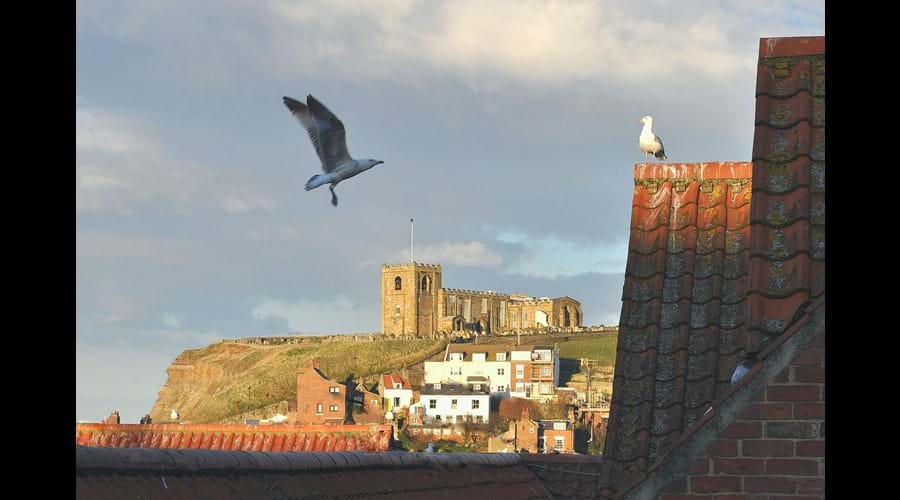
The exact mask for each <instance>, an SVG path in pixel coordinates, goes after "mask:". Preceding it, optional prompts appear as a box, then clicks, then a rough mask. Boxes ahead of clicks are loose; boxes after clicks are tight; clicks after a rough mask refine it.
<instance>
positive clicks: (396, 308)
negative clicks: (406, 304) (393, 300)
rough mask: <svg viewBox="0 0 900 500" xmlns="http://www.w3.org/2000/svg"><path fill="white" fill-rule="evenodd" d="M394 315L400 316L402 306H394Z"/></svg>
mask: <svg viewBox="0 0 900 500" xmlns="http://www.w3.org/2000/svg"><path fill="white" fill-rule="evenodd" d="M394 316H400V306H394Z"/></svg>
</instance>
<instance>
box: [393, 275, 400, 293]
mask: <svg viewBox="0 0 900 500" xmlns="http://www.w3.org/2000/svg"><path fill="white" fill-rule="evenodd" d="M401 281H402V280H401V279H400V276H397V277H396V278H394V290H400V289H401V288H402V287H401Z"/></svg>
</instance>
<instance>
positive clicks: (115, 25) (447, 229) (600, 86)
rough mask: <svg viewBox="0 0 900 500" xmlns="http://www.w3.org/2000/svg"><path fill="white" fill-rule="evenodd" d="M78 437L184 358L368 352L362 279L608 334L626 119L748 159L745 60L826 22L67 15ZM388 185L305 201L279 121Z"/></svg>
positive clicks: (263, 7)
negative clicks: (72, 29)
mask: <svg viewBox="0 0 900 500" xmlns="http://www.w3.org/2000/svg"><path fill="white" fill-rule="evenodd" d="M76 30H77V35H76V37H77V38H76V42H77V46H76V65H77V67H76V69H77V73H76V95H77V99H76V103H75V104H76V116H75V120H76V138H75V139H76V165H75V169H76V250H75V251H76V320H75V324H76V417H77V418H78V419H80V420H98V419H100V418H102V417H104V416H105V415H108V414H109V412H110V411H112V410H114V409H119V410H121V413H122V417H123V419H124V421H127V422H136V421H137V420H138V419H139V418H140V417H141V416H142V415H143V414H144V413H145V412H147V411H148V410H149V409H150V406H151V405H152V403H153V401H154V400H155V398H156V396H157V392H158V391H159V389H160V387H161V386H162V384H163V383H164V382H165V380H166V373H165V369H166V368H167V367H168V365H169V364H170V363H171V361H172V360H173V359H174V358H175V356H177V354H178V353H179V352H181V351H182V350H184V349H190V348H198V347H202V346H205V345H207V344H208V343H210V342H213V341H216V340H218V339H221V338H228V337H238V336H252V335H267V334H285V333H288V332H303V333H340V332H354V331H356V332H361V331H376V330H377V329H378V327H379V313H378V311H379V303H380V302H379V301H380V299H379V295H378V291H379V290H378V277H379V273H380V267H381V264H382V263H387V262H401V261H405V260H406V259H407V258H408V251H409V250H408V248H409V240H408V238H409V225H408V224H409V222H408V221H409V218H410V217H414V218H415V219H416V249H415V254H416V260H418V261H423V262H431V263H441V264H443V268H444V285H445V286H448V287H454V288H471V289H490V290H498V291H504V292H516V291H518V292H522V293H529V294H532V295H539V296H559V295H569V296H572V297H575V298H577V299H579V300H580V301H581V302H582V304H583V308H584V313H585V322H586V323H587V324H614V323H616V322H617V321H618V315H619V308H620V294H621V288H622V283H623V274H624V267H625V260H626V257H627V238H628V225H629V217H630V212H631V206H630V203H631V191H632V187H633V181H632V165H633V164H634V163H636V162H640V161H642V159H643V158H642V154H641V153H640V151H639V150H638V149H637V137H638V133H639V131H640V126H639V125H638V124H637V123H636V122H637V119H638V118H640V117H641V116H644V115H647V114H651V115H653V116H654V119H655V121H654V126H655V131H656V132H657V133H658V134H659V135H660V136H661V137H663V139H664V140H665V144H666V152H667V154H668V156H669V159H670V161H746V160H749V159H750V149H751V146H752V141H753V113H754V104H755V103H754V90H755V79H756V58H757V51H758V40H759V38H760V37H767V36H798V35H822V34H824V3H823V2H821V1H794V2H763V1H740V2H718V1H696V2H689V3H687V4H685V3H681V2H662V1H644V2H624V1H622V2H618V1H574V0H573V1H565V2H561V1H559V2H557V1H512V0H510V1H506V0H498V1H493V2H477V1H470V0H456V1H443V2H442V1H429V2H426V1H421V0H372V1H366V2H356V1H349V0H346V1H345V0H329V1H325V0H308V1H302V2H301V1H297V2H292V1H287V0H270V1H265V2H238V1H217V2H211V1H205V0H204V1H195V2H190V3H187V4H185V3H183V2H174V1H157V2H113V1H81V0H80V1H79V2H78V3H77V4H76ZM308 93H311V94H313V95H315V96H316V97H318V98H319V99H321V100H322V101H323V102H324V103H325V104H326V105H327V106H329V108H330V109H331V110H332V111H333V112H335V113H336V114H337V115H338V116H339V117H340V118H341V119H342V120H343V122H344V124H345V125H346V127H347V140H348V147H349V149H350V153H351V154H352V155H353V156H354V157H357V158H376V159H380V160H384V161H385V164H383V165H379V166H378V167H376V168H374V169H373V170H370V171H368V172H366V173H364V174H362V175H360V176H359V177H357V178H354V179H352V180H350V181H347V182H346V183H342V184H341V185H340V186H339V187H338V188H337V193H338V195H339V198H340V206H339V207H337V208H334V207H332V206H331V205H330V204H329V197H330V195H329V193H328V191H327V190H326V189H325V188H320V189H318V190H315V191H311V192H305V191H304V190H303V185H304V184H305V182H306V180H307V179H308V178H309V177H311V176H312V175H313V174H315V173H318V168H319V167H318V160H317V158H316V157H315V153H314V151H313V149H312V146H311V145H310V144H309V141H308V140H307V139H306V136H305V134H304V131H303V130H302V129H301V127H300V126H299V125H298V124H297V122H296V121H295V120H294V119H293V118H292V117H291V116H290V115H289V113H288V112H287V110H286V109H285V108H284V106H283V105H282V103H281V96H283V95H289V96H293V97H295V98H298V99H301V100H303V99H304V97H305V96H306V94H308Z"/></svg>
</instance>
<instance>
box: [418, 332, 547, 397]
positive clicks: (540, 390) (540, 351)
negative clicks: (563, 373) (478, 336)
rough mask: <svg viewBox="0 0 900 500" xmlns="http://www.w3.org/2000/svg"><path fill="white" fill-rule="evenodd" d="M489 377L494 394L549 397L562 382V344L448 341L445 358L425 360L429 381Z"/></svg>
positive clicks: (465, 380)
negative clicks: (559, 345) (521, 344)
mask: <svg viewBox="0 0 900 500" xmlns="http://www.w3.org/2000/svg"><path fill="white" fill-rule="evenodd" d="M479 377H484V378H486V379H487V381H488V385H489V387H490V392H491V395H492V396H497V397H508V396H514V397H519V398H529V399H545V398H549V397H550V396H552V395H553V394H554V393H555V391H556V386H557V385H559V348H558V347H556V346H553V347H549V346H508V345H478V344H447V349H446V351H445V353H444V360H443V361H426V362H425V383H426V384H434V383H440V382H456V383H460V384H466V383H470V382H471V381H473V380H476V379H477V378H479Z"/></svg>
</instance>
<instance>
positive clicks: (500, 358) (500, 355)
mask: <svg viewBox="0 0 900 500" xmlns="http://www.w3.org/2000/svg"><path fill="white" fill-rule="evenodd" d="M497 361H506V353H505V352H498V353H497Z"/></svg>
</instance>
